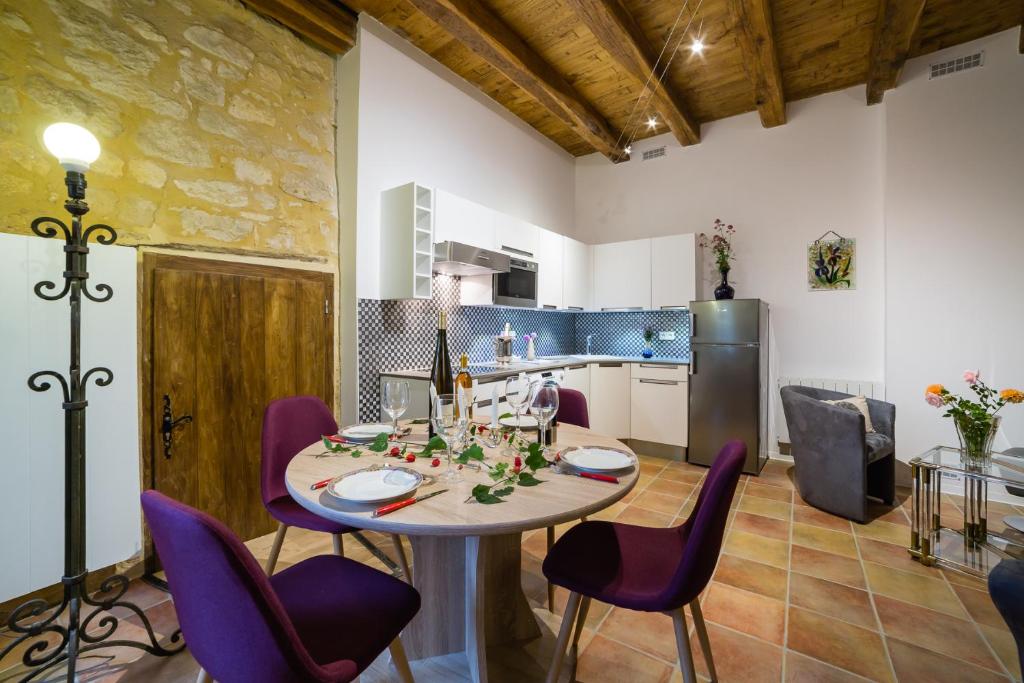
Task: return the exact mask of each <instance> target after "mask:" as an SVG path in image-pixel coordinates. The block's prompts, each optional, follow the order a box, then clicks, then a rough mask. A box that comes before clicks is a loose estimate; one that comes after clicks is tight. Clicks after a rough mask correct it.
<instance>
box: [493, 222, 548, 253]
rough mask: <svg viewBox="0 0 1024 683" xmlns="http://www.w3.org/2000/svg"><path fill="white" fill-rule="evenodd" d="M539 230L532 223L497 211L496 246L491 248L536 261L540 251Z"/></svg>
mask: <svg viewBox="0 0 1024 683" xmlns="http://www.w3.org/2000/svg"><path fill="white" fill-rule="evenodd" d="M538 231H539V228H538V227H537V226H536V225H533V224H532V223H527V222H526V221H524V220H520V219H519V218H515V217H513V216H508V215H505V214H503V213H497V212H495V213H494V246H492V247H491V248H492V249H497V250H498V251H503V252H505V253H506V254H509V255H510V256H514V257H518V258H525V259H529V260H531V261H536V260H537V255H538V253H539V251H538V248H537V240H538Z"/></svg>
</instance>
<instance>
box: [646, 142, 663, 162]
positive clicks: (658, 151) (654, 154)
mask: <svg viewBox="0 0 1024 683" xmlns="http://www.w3.org/2000/svg"><path fill="white" fill-rule="evenodd" d="M663 156H665V146H664V145H662V146H661V147H655V148H654V149H645V150H644V154H643V161H650V160H651V159H657V158H658V157H663Z"/></svg>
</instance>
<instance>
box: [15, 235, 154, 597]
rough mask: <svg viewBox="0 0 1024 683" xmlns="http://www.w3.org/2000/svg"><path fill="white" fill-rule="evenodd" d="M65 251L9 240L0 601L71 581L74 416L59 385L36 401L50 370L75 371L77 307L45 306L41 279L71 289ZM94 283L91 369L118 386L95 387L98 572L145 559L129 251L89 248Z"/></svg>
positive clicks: (92, 519) (92, 507)
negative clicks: (72, 316)
mask: <svg viewBox="0 0 1024 683" xmlns="http://www.w3.org/2000/svg"><path fill="white" fill-rule="evenodd" d="M62 246H63V241H61V240H58V239H50V240H44V239H42V238H39V237H26V236H22V235H7V234H0V292H3V304H0V310H2V311H3V315H0V358H2V359H3V360H2V362H0V548H3V549H4V552H3V560H2V561H0V601H3V600H8V599H10V598H13V597H15V596H18V595H23V594H25V593H28V592H30V591H33V590H36V589H38V588H42V587H44V586H48V585H50V584H54V583H58V582H59V581H60V577H61V575H62V574H63V573H64V411H63V410H61V402H62V400H63V398H62V395H61V389H60V386H59V385H58V384H57V382H56V381H51V382H50V384H51V387H50V389H49V391H46V392H43V393H37V392H33V391H31V390H30V389H29V388H28V385H27V384H26V382H27V380H28V377H29V375H31V374H32V373H34V372H37V371H40V370H55V371H57V372H60V373H61V374H63V375H65V376H66V375H67V371H68V302H67V299H62V300H61V301H43V300H42V299H39V298H38V297H36V295H35V294H34V293H33V292H32V288H33V287H34V286H35V284H36V282H38V281H40V280H51V281H55V282H57V283H58V284H59V286H63V284H64V281H63V279H62V278H61V277H60V275H61V273H62V272H63V271H64V252H63V251H61V247H62ZM89 271H90V274H91V277H90V279H89V283H90V284H91V285H92V287H93V288H95V287H96V285H97V284H101V283H106V284H109V285H110V286H111V287H112V288H113V290H114V296H113V298H112V299H111V300H110V301H107V302H104V303H93V302H91V301H88V300H83V301H82V367H83V371H86V370H89V369H90V368H92V367H95V366H104V367H107V368H110V369H111V370H112V371H113V373H114V381H113V383H112V384H110V385H109V386H106V387H98V386H96V385H95V384H94V383H93V382H92V381H90V383H89V386H88V387H87V398H88V400H89V407H88V408H87V418H86V419H87V429H86V437H87V448H86V528H87V534H86V537H87V549H86V560H87V563H88V564H87V566H88V567H89V568H90V569H98V568H100V567H105V566H107V565H110V564H114V563H116V562H121V561H123V560H126V559H128V558H129V557H131V556H132V555H134V554H136V553H137V552H139V551H140V549H141V533H142V530H141V523H142V511H141V508H140V506H139V421H138V415H139V405H138V370H137V367H136V362H137V353H136V348H137V347H136V310H135V301H136V291H137V289H136V259H135V250H134V249H130V248H127V247H118V246H107V247H105V246H102V245H95V244H90V245H89Z"/></svg>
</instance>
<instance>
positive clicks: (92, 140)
mask: <svg viewBox="0 0 1024 683" xmlns="http://www.w3.org/2000/svg"><path fill="white" fill-rule="evenodd" d="M43 144H44V145H46V149H47V150H49V152H50V154H52V155H53V156H55V157H57V160H58V161H59V162H60V165H61V166H63V167H64V169H65V170H67V171H77V172H78V173H85V172H86V171H88V170H89V166H90V164H92V162H94V161H96V159H98V158H99V156H100V143H99V140H97V139H96V136H95V135H93V134H92V133H90V132H89V131H87V130H86V129H85V128H82V127H81V126H76V125H75V124H73V123H54V124H52V125H50V126H49V127H47V129H46V130H45V131H43Z"/></svg>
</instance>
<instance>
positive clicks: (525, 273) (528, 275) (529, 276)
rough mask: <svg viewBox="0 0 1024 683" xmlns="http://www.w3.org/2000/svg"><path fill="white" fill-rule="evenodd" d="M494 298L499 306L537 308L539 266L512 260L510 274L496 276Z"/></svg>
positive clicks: (515, 259)
mask: <svg viewBox="0 0 1024 683" xmlns="http://www.w3.org/2000/svg"><path fill="white" fill-rule="evenodd" d="M493 296H494V303H495V305H498V306H522V307H524V308H537V264H536V263H535V262H534V261H526V260H523V259H517V258H510V259H509V269H508V272H507V273H495V274H494V289H493Z"/></svg>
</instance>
